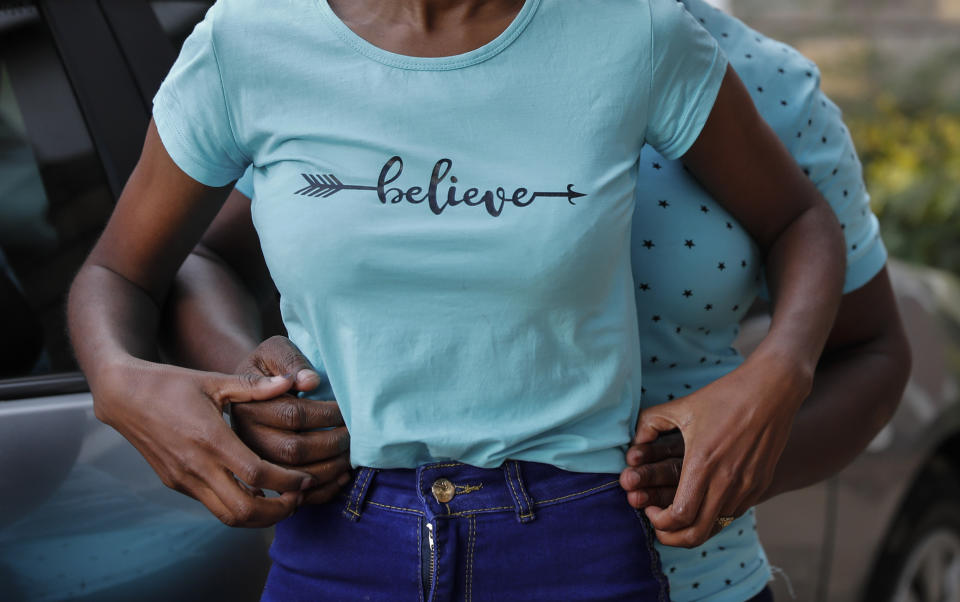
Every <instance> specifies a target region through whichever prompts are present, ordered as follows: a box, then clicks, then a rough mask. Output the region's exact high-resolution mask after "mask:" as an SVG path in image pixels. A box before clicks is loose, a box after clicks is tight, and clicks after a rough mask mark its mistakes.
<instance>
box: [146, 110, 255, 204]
mask: <svg viewBox="0 0 960 602" xmlns="http://www.w3.org/2000/svg"><path fill="white" fill-rule="evenodd" d="M168 105H169V106H170V108H169V109H165V108H164V107H165V106H168ZM177 107H178V103H177V102H176V101H175V100H174V99H173V98H172V97H171V96H169V95H164V97H163V98H161V97H160V95H159V94H158V96H157V98H156V99H154V104H153V121H154V123H155V124H156V126H157V133H158V134H160V140H161V141H162V142H163V146H164V148H165V149H166V151H167V154H168V155H170V158H171V159H173V162H174V163H176V164H177V167H179V168H180V169H181V170H182V171H183V172H184V173H185V174H187V175H188V176H190V177H191V178H193V179H194V180H196V181H197V182H200V183H201V184H203V185H205V186H213V187H220V186H226V185H227V184H229V183H230V182H233V181H234V180H236V179H237V177H238V175H239V174H237V173H236V170H234V169H228V168H223V167H218V166H215V165H211V164H210V163H209V162H207V161H204V160H203V159H201V158H199V157H197V156H196V155H195V154H194V153H193V152H192V150H191V149H190V145H189V144H187V137H186V136H184V135H183V132H181V131H180V129H179V128H178V127H177V125H176V119H174V118H173V117H172V116H171V115H170V113H171V112H173V111H176V110H177Z"/></svg>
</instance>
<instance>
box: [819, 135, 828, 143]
mask: <svg viewBox="0 0 960 602" xmlns="http://www.w3.org/2000/svg"><path fill="white" fill-rule="evenodd" d="M820 142H823V143H824V144H826V143H827V137H826V136H820Z"/></svg>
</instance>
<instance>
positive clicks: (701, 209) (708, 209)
mask: <svg viewBox="0 0 960 602" xmlns="http://www.w3.org/2000/svg"><path fill="white" fill-rule="evenodd" d="M700 211H702V212H704V213H710V208H709V207H707V206H706V205H700Z"/></svg>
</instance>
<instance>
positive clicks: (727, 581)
mask: <svg viewBox="0 0 960 602" xmlns="http://www.w3.org/2000/svg"><path fill="white" fill-rule="evenodd" d="M723 582H724V583H726V584H727V585H730V584H731V583H733V581H730V580H729V579H724V580H723Z"/></svg>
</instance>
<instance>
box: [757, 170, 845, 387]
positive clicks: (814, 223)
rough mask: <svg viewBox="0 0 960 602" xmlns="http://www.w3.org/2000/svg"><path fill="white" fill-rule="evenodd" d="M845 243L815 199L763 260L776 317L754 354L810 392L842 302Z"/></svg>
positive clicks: (826, 210)
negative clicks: (784, 369) (793, 376)
mask: <svg viewBox="0 0 960 602" xmlns="http://www.w3.org/2000/svg"><path fill="white" fill-rule="evenodd" d="M811 188H812V185H811ZM842 241H843V238H842V236H841V235H840V227H839V224H838V223H837V220H836V218H835V217H834V215H833V212H832V211H831V210H830V208H829V206H828V205H826V203H822V202H821V203H817V204H816V205H814V206H813V207H811V208H810V209H807V210H806V211H805V212H804V213H803V214H801V215H800V216H799V217H798V218H797V219H795V220H794V221H792V222H791V223H790V224H789V225H788V226H787V228H786V229H785V230H784V231H783V232H782V233H781V234H780V235H779V236H778V237H777V238H776V240H775V241H774V242H773V244H772V245H771V246H770V249H769V252H768V253H767V257H766V261H765V264H766V275H767V285H768V287H769V290H770V296H771V300H772V305H773V311H772V321H771V324H770V330H769V332H768V333H767V336H766V337H764V339H763V341H762V342H761V343H760V345H759V346H758V348H757V350H756V351H755V352H754V354H752V355H758V354H759V355H760V356H766V357H769V358H773V359H775V360H776V361H777V363H778V364H781V365H784V366H785V367H787V368H788V370H789V371H790V372H791V373H794V374H796V376H797V377H798V384H797V386H801V387H804V386H805V387H806V388H807V390H808V391H809V387H810V384H811V383H812V380H813V374H814V370H815V368H816V366H817V362H818V360H819V358H820V354H821V353H822V351H823V348H824V344H825V343H826V341H827V337H828V336H829V334H830V330H831V328H832V326H833V322H834V319H835V318H836V315H837V309H838V307H839V305H840V294H841V292H842V288H843V275H844V271H845V268H846V263H845V259H844V258H845V253H844V249H843V242H842ZM806 392H807V391H804V393H806Z"/></svg>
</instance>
